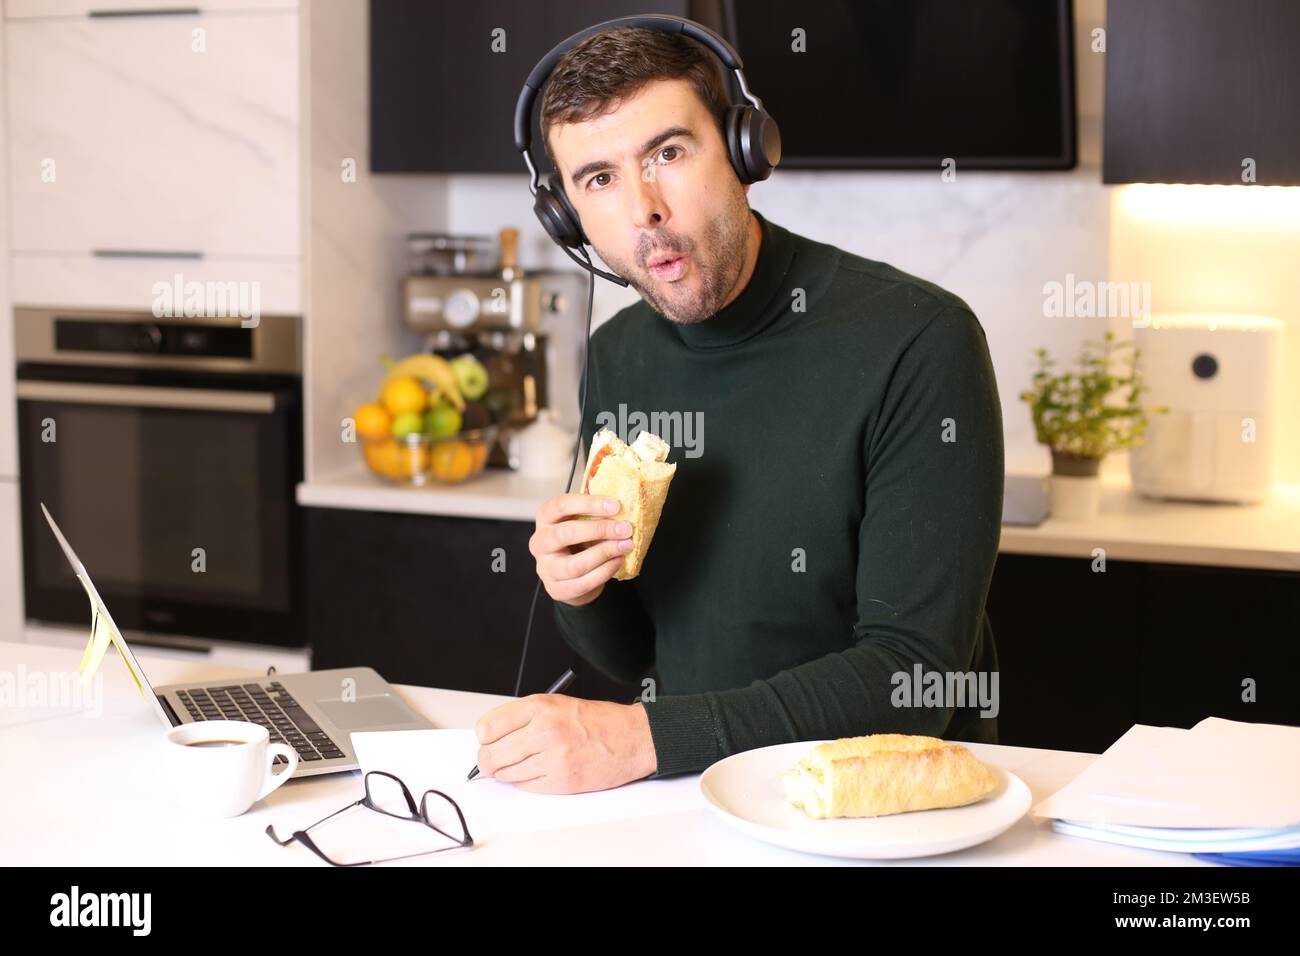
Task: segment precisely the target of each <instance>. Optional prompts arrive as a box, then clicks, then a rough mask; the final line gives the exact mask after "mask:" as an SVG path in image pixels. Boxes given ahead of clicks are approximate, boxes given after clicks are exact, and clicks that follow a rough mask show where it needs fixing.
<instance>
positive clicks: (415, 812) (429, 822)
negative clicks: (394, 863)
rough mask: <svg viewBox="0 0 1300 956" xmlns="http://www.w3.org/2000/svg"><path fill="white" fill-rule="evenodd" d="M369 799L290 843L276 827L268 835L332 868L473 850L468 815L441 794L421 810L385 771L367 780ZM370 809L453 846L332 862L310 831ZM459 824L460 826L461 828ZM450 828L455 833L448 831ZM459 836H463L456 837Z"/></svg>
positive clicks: (429, 793) (429, 796)
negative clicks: (422, 827)
mask: <svg viewBox="0 0 1300 956" xmlns="http://www.w3.org/2000/svg"><path fill="white" fill-rule="evenodd" d="M365 787H366V795H365V796H364V797H362V798H361V799H360V800H356V801H354V802H353V803H349V804H348V805H347V806H346V807H343V808H342V809H340V810H335V811H334V812H333V813H331V814H330V815H329V816H327V817H322V818H321V819H319V820H317V821H316V822H315V823H313V824H312V825H311V826H309V827H306V828H305V829H302V830H294V831H293V834H292V835H291V836H290V837H289V839H287V840H281V839H280V838H279V837H278V836H276V835H275V827H274V826H267V828H266V835H267V836H269V837H270V838H271V839H272V840H274V841H275V842H276V843H278V844H279V845H280V846H289V845H290V844H291V843H295V842H296V843H301V844H302V845H303V846H305V847H306V848H307V849H309V850H311V851H312V852H313V853H315V854H316V855H317V856H318V857H320V858H321V859H322V860H324V861H325V862H326V863H328V864H330V865H331V866H369V865H370V864H372V863H387V862H388V861H389V860H405V859H409V858H410V857H413V856H427V855H428V854H430V853H441V852H443V851H444V850H457V849H460V848H461V847H467V846H473V845H474V838H473V837H471V836H470V835H469V828H468V827H467V826H466V825H465V815H464V814H463V813H461V812H460V807H459V806H457V804H456V801H455V800H453V799H452V798H451V797H449V796H447V794H445V793H443V792H442V791H440V790H426V791H424V795H423V796H422V797H420V805H419V807H418V808H417V807H416V805H415V798H414V797H412V796H411V791H410V790H409V789H408V788H407V786H406V784H404V783H403V782H402V781H401V780H399V779H398V778H397V777H395V776H393V775H392V774H391V773H386V772H384V771H383V770H371V771H370V772H369V773H367V774H366V776H365ZM358 805H360V806H363V807H368V808H369V809H371V810H374V811H376V812H378V813H382V814H385V815H386V816H390V817H396V818H397V819H399V820H410V821H412V822H415V823H423V824H424V825H425V826H427V827H429V828H431V829H433V830H435V831H437V832H438V833H441V834H442V835H443V836H445V837H446V838H447V839H448V840H451V841H452V844H453V845H451V846H444V847H439V848H437V849H436V850H421V851H420V852H419V853H405V854H402V855H400V856H388V857H384V858H383V859H380V860H361V861H359V862H357V863H340V862H338V861H337V860H331V859H330V858H329V856H327V855H326V854H325V852H324V851H323V850H321V848H320V847H318V846H317V845H316V843H315V841H314V840H312V838H311V837H310V836H308V835H307V831H308V830H311V829H312V828H313V827H318V826H320V825H321V824H322V823H324V822H325V821H326V820H329V819H332V818H334V817H336V816H338V815H339V814H340V813H343V812H344V811H346V810H351V809H352V808H353V807H355V806H358ZM452 811H455V821H453V820H452ZM457 822H458V824H459V825H457ZM443 827H447V828H448V829H450V830H451V831H452V832H451V833H449V832H447V830H444V829H443ZM456 832H459V833H460V836H455V835H454V834H455V833H456Z"/></svg>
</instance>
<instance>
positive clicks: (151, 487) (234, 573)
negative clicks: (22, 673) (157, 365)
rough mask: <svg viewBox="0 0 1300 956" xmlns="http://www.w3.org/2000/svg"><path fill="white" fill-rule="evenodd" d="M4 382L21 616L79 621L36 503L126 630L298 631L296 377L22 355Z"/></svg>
mask: <svg viewBox="0 0 1300 956" xmlns="http://www.w3.org/2000/svg"><path fill="white" fill-rule="evenodd" d="M17 393H18V432H19V463H20V472H21V476H20V488H21V491H20V500H21V504H22V530H23V570H24V594H25V598H26V604H27V607H26V612H27V616H28V617H29V618H32V619H35V620H39V621H46V622H57V623H72V624H82V625H84V624H86V623H87V621H88V620H89V610H88V607H87V603H86V595H85V591H84V590H83V589H82V587H81V585H80V584H79V583H78V582H77V580H76V578H75V577H74V576H73V574H72V570H71V568H70V567H69V566H68V563H67V561H66V560H65V558H64V556H63V553H62V551H60V549H59V547H58V543H57V541H56V540H55V538H54V535H53V534H51V533H50V530H49V526H48V525H47V524H46V522H45V520H44V516H43V515H42V514H41V510H40V504H41V503H42V502H43V503H44V504H45V506H46V507H47V508H49V510H50V513H51V514H52V515H53V516H54V518H55V520H56V521H58V523H59V526H60V527H61V528H62V529H63V532H64V534H65V535H66V536H67V538H68V541H69V542H70V543H71V544H72V546H73V548H75V549H76V551H77V555H78V556H79V557H80V558H81V560H82V562H83V563H84V564H85V566H86V569H87V571H89V573H90V575H91V577H92V579H93V580H94V582H95V585H96V587H97V588H98V590H99V593H100V595H101V596H102V597H103V598H104V601H105V603H106V604H107V605H108V607H109V610H110V611H111V612H112V614H113V617H114V620H116V621H117V623H118V626H120V627H121V628H123V629H124V630H132V631H136V632H140V633H144V634H149V633H153V634H156V635H159V636H162V635H168V636H173V635H180V636H185V637H199V638H219V639H225V640H234V641H246V642H253V643H261V644H273V645H278V646H295V647H297V646H302V645H303V644H304V640H303V637H302V633H301V627H300V625H299V623H298V622H299V620H300V619H301V615H300V614H298V613H297V612H298V610H299V608H298V606H297V605H298V595H299V594H300V593H301V587H300V583H299V573H298V568H297V564H296V561H295V559H296V556H297V555H298V554H299V553H300V551H299V548H298V540H299V534H300V531H299V529H300V522H299V519H298V509H297V507H296V505H295V503H294V488H295V485H296V483H297V481H298V480H299V479H300V477H301V459H302V454H301V447H302V442H301V433H302V424H301V422H302V419H301V384H300V382H299V381H298V380H297V379H296V378H290V377H278V376H277V377H268V376H261V377H259V378H258V379H257V380H254V379H250V378H245V377H243V376H226V377H221V376H214V375H211V374H208V375H193V376H190V375H187V374H186V373H170V374H167V373H152V374H146V373H142V372H139V371H131V370H122V369H112V370H110V369H87V368H77V369H75V370H73V369H59V368H55V367H43V368H40V369H25V368H24V367H23V366H19V371H18V382H17ZM161 642H162V643H166V642H165V641H161Z"/></svg>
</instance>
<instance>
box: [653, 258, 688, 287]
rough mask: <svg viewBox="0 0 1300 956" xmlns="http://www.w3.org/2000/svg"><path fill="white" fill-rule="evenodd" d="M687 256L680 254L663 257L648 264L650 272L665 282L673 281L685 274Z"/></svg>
mask: <svg viewBox="0 0 1300 956" xmlns="http://www.w3.org/2000/svg"><path fill="white" fill-rule="evenodd" d="M689 258H690V257H689V256H686V255H680V256H674V257H673V258H671V259H664V260H663V261H661V262H658V263H656V264H652V265H651V266H650V274H651V275H653V276H654V277H655V278H656V279H662V280H664V281H665V282H675V281H677V280H678V279H680V278H681V277H682V276H683V275H685V274H686V263H687V260H688V259H689Z"/></svg>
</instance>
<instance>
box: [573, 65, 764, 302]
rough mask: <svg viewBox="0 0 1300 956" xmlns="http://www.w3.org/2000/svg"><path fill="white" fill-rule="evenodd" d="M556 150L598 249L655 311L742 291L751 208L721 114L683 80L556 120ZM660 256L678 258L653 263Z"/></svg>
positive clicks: (722, 299)
mask: <svg viewBox="0 0 1300 956" xmlns="http://www.w3.org/2000/svg"><path fill="white" fill-rule="evenodd" d="M550 144H551V155H552V156H553V157H554V158H555V162H556V167H557V169H558V170H559V172H560V174H561V175H562V176H563V177H564V188H565V192H566V194H567V195H568V197H569V201H570V202H571V203H572V205H573V208H574V209H575V210H577V213H578V215H579V217H580V218H581V219H582V227H583V230H584V231H585V232H586V233H587V238H589V239H590V240H591V244H592V245H593V246H594V247H595V249H596V251H597V252H598V253H599V254H600V257H601V258H602V259H604V260H605V262H606V263H607V264H608V265H609V266H610V268H611V269H613V270H614V272H616V273H617V274H618V275H620V276H622V277H623V278H624V279H627V280H628V282H629V283H630V284H631V285H632V286H633V288H635V289H636V290H637V291H638V292H639V293H641V297H642V298H643V299H645V300H646V302H647V303H648V304H649V305H650V307H651V308H653V309H654V310H655V311H656V312H658V313H659V314H661V315H663V316H664V317H665V318H667V319H669V320H671V321H673V322H677V323H680V324H683V325H685V324H690V323H693V322H702V321H704V320H705V319H707V318H709V316H711V315H713V314H714V313H715V312H717V311H718V309H720V308H721V307H722V306H723V305H724V304H725V303H727V302H728V301H730V299H731V298H734V294H733V293H738V292H739V290H737V289H736V288H735V287H736V284H737V282H738V281H739V279H740V275H741V272H742V271H743V269H744V265H745V256H746V241H747V237H748V235H749V229H750V221H751V217H752V213H751V212H750V209H749V202H748V200H747V197H746V193H747V192H748V191H749V186H748V185H744V186H742V185H741V183H740V180H739V179H738V178H737V177H736V173H735V170H734V169H732V167H731V162H730V161H729V160H728V158H727V147H726V143H725V142H723V139H722V133H721V132H720V131H719V129H718V125H717V122H716V121H715V120H714V118H713V117H712V116H711V115H710V114H709V111H708V109H707V108H706V107H705V105H704V103H703V101H702V100H700V98H699V96H697V95H696V93H695V90H694V89H693V88H692V87H691V85H690V83H689V82H688V81H686V80H659V81H653V82H650V83H647V84H646V85H645V86H643V87H642V88H641V89H640V90H639V91H638V92H637V94H636V95H635V96H633V97H630V98H628V99H626V100H624V101H623V102H622V103H621V104H619V106H618V108H617V109H616V110H614V111H612V112H610V113H607V114H605V115H604V116H598V117H595V118H594V119H591V120H589V121H587V122H585V123H569V124H562V125H556V126H553V127H552V128H551V130H550ZM664 256H676V257H680V258H679V259H678V261H677V262H675V263H670V264H668V265H666V266H662V267H655V266H652V265H651V263H652V262H654V261H655V260H657V259H661V258H663V257H664Z"/></svg>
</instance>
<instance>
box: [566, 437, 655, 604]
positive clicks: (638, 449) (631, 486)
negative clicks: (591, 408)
mask: <svg viewBox="0 0 1300 956" xmlns="http://www.w3.org/2000/svg"><path fill="white" fill-rule="evenodd" d="M667 457H668V444H667V443H666V442H664V441H663V439H661V438H660V437H659V436H658V435H654V434H651V433H650V432H647V431H643V432H641V433H640V434H639V435H638V436H637V438H636V440H635V441H634V442H633V443H632V444H631V445H628V444H627V443H625V442H624V441H623V440H622V439H621V438H619V437H618V435H616V434H614V432H612V431H610V430H609V429H608V428H602V429H601V430H600V431H598V432H596V434H595V435H593V436H592V440H591V452H590V454H588V456H587V470H586V472H585V475H586V479H585V481H584V484H583V489H582V490H583V492H584V493H585V494H590V495H602V496H606V497H610V498H617V499H618V501H619V502H620V503H621V504H622V506H623V507H622V508H620V509H619V511H618V513H617V514H615V515H613V516H612V520H615V521H627V522H628V523H629V524H631V525H632V550H630V551H629V552H628V553H627V555H626V557H624V559H623V563H622V564H621V565H620V566H619V569H618V570H617V571H615V572H614V579H615V580H617V581H627V580H629V579H631V578H634V577H636V576H637V575H638V574H640V573H641V563H642V562H643V561H644V560H645V556H646V552H647V551H649V550H650V541H651V540H652V539H653V538H654V533H655V528H657V527H658V526H659V516H660V514H662V513H663V508H664V501H665V500H666V499H667V497H668V485H669V484H670V483H671V482H672V480H673V475H674V474H675V473H676V472H677V466H676V465H675V464H669V463H668V462H666V461H665V460H664V459H665V458H667Z"/></svg>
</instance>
